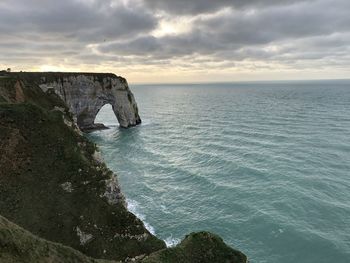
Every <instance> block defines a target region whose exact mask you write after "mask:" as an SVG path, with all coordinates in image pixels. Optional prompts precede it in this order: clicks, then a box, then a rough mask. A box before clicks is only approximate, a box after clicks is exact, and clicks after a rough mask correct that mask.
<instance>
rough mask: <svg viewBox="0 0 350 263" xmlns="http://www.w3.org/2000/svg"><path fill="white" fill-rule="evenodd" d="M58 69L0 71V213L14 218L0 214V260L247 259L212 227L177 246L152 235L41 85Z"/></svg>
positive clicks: (57, 98) (238, 262)
mask: <svg viewBox="0 0 350 263" xmlns="http://www.w3.org/2000/svg"><path fill="white" fill-rule="evenodd" d="M46 74H47V75H46ZM56 74H57V75H60V73H38V74H36V73H20V74H19V73H10V74H3V75H2V76H1V75H0V193H1V194H0V215H1V216H4V217H6V218H7V219H8V220H10V221H11V222H13V223H14V224H13V223H11V222H8V221H7V220H6V219H4V218H2V217H0V262H30V263H31V262H96V261H95V260H93V259H91V258H88V257H85V256H84V255H82V254H81V253H84V254H85V255H87V256H89V257H93V258H101V259H108V260H116V261H122V262H129V261H136V262H141V261H142V262H155V263H158V262H169V263H175V262H188V263H190V262H231V263H245V262H247V258H246V256H245V255H244V254H242V253H241V252H239V251H237V250H234V249H232V248H230V247H228V246H227V245H225V244H224V242H223V241H222V240H221V238H219V237H217V236H215V235H213V234H210V233H206V232H201V233H193V234H191V235H189V236H187V237H186V238H185V240H184V241H183V242H181V244H179V245H178V246H176V247H175V248H166V246H165V243H164V241H162V240H160V239H158V238H157V237H155V236H153V235H152V234H151V233H150V232H149V231H148V230H147V229H146V228H145V226H144V224H143V223H142V221H141V220H139V219H138V218H137V217H136V216H135V215H133V214H132V213H130V212H129V211H128V210H127V209H126V205H125V200H124V197H123V195H122V193H121V191H120V187H119V184H118V181H117V175H115V174H113V172H111V171H110V170H109V169H108V168H107V167H106V165H105V164H104V162H103V160H102V159H101V157H100V153H99V151H98V149H97V147H96V145H95V144H93V143H91V142H90V141H89V140H87V139H86V137H84V136H83V134H82V133H81V132H80V129H79V127H78V126H77V125H76V123H75V122H74V119H75V117H76V116H78V118H77V119H79V115H76V114H73V113H72V112H71V111H70V110H71V107H72V106H70V107H68V106H67V101H68V100H67V98H66V100H62V94H61V93H60V92H57V89H56V88H57V87H60V85H58V86H56V88H55V87H52V88H49V86H47V88H43V86H42V87H41V88H40V87H39V85H44V84H43V83H41V82H38V78H39V79H41V78H43V77H47V78H48V79H46V80H43V82H44V83H55V81H53V82H51V81H52V79H50V78H51V77H52V78H54V77H53V76H56ZM75 74H78V73H72V74H70V73H62V76H68V77H67V81H68V80H69V79H70V78H73V79H79V77H73V76H75ZM78 75H79V74H78ZM83 75H84V76H85V75H86V74H83ZM92 75H93V76H101V79H108V76H109V75H108V74H107V75H106V77H102V76H104V75H105V74H101V75H99V74H92ZM69 76H71V77H69ZM88 76H89V75H88ZM49 77H50V78H49ZM82 78H83V79H85V77H82ZM93 78H95V77H93ZM110 78H111V79H112V78H115V77H114V75H110ZM59 79H62V80H63V81H65V80H64V79H65V77H62V78H59ZM56 80H57V79H56ZM46 81H47V82H46ZM96 81H98V80H96ZM100 81H102V82H103V80H100ZM73 82H74V81H73ZM56 83H57V81H56ZM45 85H47V84H45ZM50 85H51V84H50ZM63 86H64V85H63ZM124 87H125V86H124ZM68 90H69V89H68ZM124 92H126V93H125V94H128V91H124ZM57 93H58V94H57ZM116 94H118V92H116ZM63 96H64V95H63ZM66 96H67V94H66ZM72 96H73V97H74V98H75V100H77V101H78V100H79V98H78V97H75V95H72ZM101 96H102V95H101ZM126 96H127V95H126ZM96 100H97V101H98V100H103V99H102V98H97V97H96ZM117 101H118V100H117ZM130 101H131V102H130ZM130 101H129V102H130V103H129V104H127V105H135V106H136V103H134V102H135V101H134V99H133V97H132V99H131V100H130ZM98 105H101V104H100V103H99V104H98ZM86 107H89V106H86ZM125 107H126V108H127V107H129V106H125ZM133 107H134V106H133ZM77 108H79V107H77ZM135 109H137V107H136V108H135ZM77 112H78V111H77ZM118 114H119V113H118ZM123 114H124V113H123ZM137 116H138V115H137ZM134 117H135V118H136V116H134ZM135 118H134V120H135ZM78 124H79V123H78ZM135 124H136V122H135ZM83 127H86V126H83ZM17 225H18V226H17ZM19 226H20V227H19ZM21 227H23V228H24V229H26V230H24V229H22V228H21ZM28 231H30V232H31V233H29V232H28ZM52 242H56V243H52ZM58 243H60V244H62V245H64V246H62V245H60V244H58ZM67 247H68V248H67ZM78 251H79V252H78ZM80 252H81V253H80Z"/></svg>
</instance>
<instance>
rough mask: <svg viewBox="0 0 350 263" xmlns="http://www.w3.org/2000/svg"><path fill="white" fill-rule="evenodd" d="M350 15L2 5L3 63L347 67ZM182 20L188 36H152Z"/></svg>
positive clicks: (338, 4) (276, 8)
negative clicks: (68, 59)
mask: <svg viewBox="0 0 350 263" xmlns="http://www.w3.org/2000/svg"><path fill="white" fill-rule="evenodd" d="M349 10H350V1H349V0H333V1H330V0H285V1H281V0H250V1H247V0H191V1H188V0H176V1H175V0H48V1H42V0H11V1H1V0H0V34H1V38H0V64H1V62H2V61H6V60H8V61H11V62H16V61H17V62H18V63H20V62H21V61H26V62H27V61H29V59H30V58H33V64H35V63H36V62H37V61H36V60H35V59H34V58H35V57H40V58H45V57H46V58H52V59H56V60H58V59H62V58H64V57H68V56H70V57H71V58H74V59H75V61H76V62H77V63H78V64H79V63H82V64H83V63H85V64H90V63H104V62H106V61H109V62H112V61H113V62H116V63H117V62H120V63H128V64H137V63H139V64H145V65H160V64H164V63H167V62H166V61H168V63H171V60H172V59H177V60H179V59H180V58H183V59H184V60H185V59H186V60H187V59H189V60H190V61H187V62H186V63H184V64H186V67H189V65H190V64H191V62H192V65H193V67H198V66H200V63H201V61H202V60H201V59H202V58H201V57H202V56H203V57H205V59H203V60H205V61H207V62H206V63H210V62H212V63H217V64H220V65H222V67H224V66H225V65H227V63H230V64H232V63H233V62H234V61H236V60H237V61H241V60H248V61H249V60H260V61H265V62H266V61H267V62H268V61H275V62H276V61H277V62H280V63H286V64H289V65H292V64H293V65H298V67H301V65H302V62H300V61H303V60H305V61H306V60H311V59H312V60H317V59H319V60H322V59H324V60H325V61H326V60H327V61H328V60H329V59H330V58H332V59H334V61H337V60H338V61H339V63H340V64H342V65H346V61H345V60H347V59H348V57H349V56H348V55H347V54H348V53H349V51H350V50H349V49H350V48H349V43H350V11H349ZM179 17H180V18H183V19H184V21H188V25H187V27H188V30H187V31H185V32H178V33H175V34H168V35H167V34H163V35H157V34H153V33H152V32H153V30H155V29H156V28H157V27H158V25H159V24H160V23H161V21H162V20H167V21H172V20H174V19H176V18H179ZM297 60H298V61H299V62H298V63H295V61H297ZM334 61H332V63H333V62H334ZM221 62H222V63H221ZM225 63H226V64H225ZM334 63H336V62H334Z"/></svg>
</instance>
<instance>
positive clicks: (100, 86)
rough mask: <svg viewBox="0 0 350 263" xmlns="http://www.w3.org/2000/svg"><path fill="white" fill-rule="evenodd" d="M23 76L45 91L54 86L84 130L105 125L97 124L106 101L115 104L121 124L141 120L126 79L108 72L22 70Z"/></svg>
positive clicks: (135, 123) (126, 124) (20, 75)
mask: <svg viewBox="0 0 350 263" xmlns="http://www.w3.org/2000/svg"><path fill="white" fill-rule="evenodd" d="M15 74H16V75H17V76H19V77H20V78H22V79H25V80H27V81H29V82H30V83H35V84H37V85H39V87H40V88H41V89H42V90H43V91H47V90H48V89H54V90H55V91H56V93H57V94H58V95H59V96H60V97H61V98H62V100H63V101H64V102H65V103H66V104H67V106H68V108H69V110H70V112H72V113H73V117H74V119H75V121H76V123H77V124H78V126H79V128H80V129H81V130H83V131H90V130H94V129H99V128H104V127H103V125H101V124H95V123H94V121H95V118H96V115H97V113H98V112H99V111H100V109H101V108H102V107H103V106H104V105H105V104H110V105H112V109H113V111H114V114H115V116H116V117H117V119H118V122H119V124H120V126H121V127H123V128H127V127H130V126H135V125H137V124H140V123H141V119H140V116H139V114H138V108H137V104H136V101H135V98H134V95H133V94H132V92H131V91H130V89H129V86H128V83H127V81H126V79H124V78H122V77H118V76H116V75H115V74H107V73H106V74H105V73H55V72H45V73H40V72H19V73H15Z"/></svg>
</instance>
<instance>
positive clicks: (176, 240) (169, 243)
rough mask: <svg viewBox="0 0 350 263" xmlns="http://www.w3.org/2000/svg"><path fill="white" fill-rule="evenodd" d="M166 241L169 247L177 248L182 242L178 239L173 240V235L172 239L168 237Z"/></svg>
mask: <svg viewBox="0 0 350 263" xmlns="http://www.w3.org/2000/svg"><path fill="white" fill-rule="evenodd" d="M164 241H165V244H166V246H167V247H175V246H176V245H177V244H179V243H180V241H181V240H180V239H178V238H173V236H172V235H171V236H170V237H167V238H166V239H165V240H164Z"/></svg>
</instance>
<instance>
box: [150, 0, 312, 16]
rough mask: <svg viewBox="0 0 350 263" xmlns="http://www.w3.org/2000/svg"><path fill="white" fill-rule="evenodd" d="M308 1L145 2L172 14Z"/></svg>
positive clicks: (214, 0)
mask: <svg viewBox="0 0 350 263" xmlns="http://www.w3.org/2000/svg"><path fill="white" fill-rule="evenodd" d="M307 1H312V0H304V1H303V0H190V1H189V0H145V4H146V5H147V6H148V7H150V8H152V9H155V10H162V11H166V12H169V13H172V14H200V13H210V12H214V11H216V10H218V9H221V8H225V7H233V8H236V9H241V8H256V7H258V8H261V7H267V6H271V5H288V4H291V3H295V2H307Z"/></svg>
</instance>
